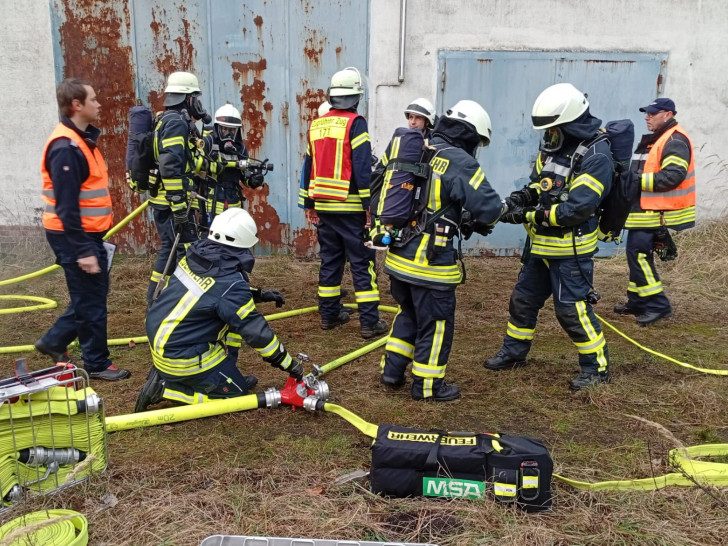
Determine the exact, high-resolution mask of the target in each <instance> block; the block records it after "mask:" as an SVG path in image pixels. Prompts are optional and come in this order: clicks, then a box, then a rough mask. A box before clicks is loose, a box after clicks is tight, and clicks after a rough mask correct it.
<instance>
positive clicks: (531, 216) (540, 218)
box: [523, 207, 551, 227]
mask: <svg viewBox="0 0 728 546" xmlns="http://www.w3.org/2000/svg"><path fill="white" fill-rule="evenodd" d="M523 215H524V218H525V220H526V222H528V223H529V224H539V225H542V226H545V227H548V226H550V225H551V224H549V211H548V210H545V209H534V208H533V207H530V208H527V209H523Z"/></svg>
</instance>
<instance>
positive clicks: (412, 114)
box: [369, 98, 437, 192]
mask: <svg viewBox="0 0 728 546" xmlns="http://www.w3.org/2000/svg"><path fill="white" fill-rule="evenodd" d="M404 118H405V119H406V120H407V126H408V127H409V128H410V129H416V130H418V131H422V134H423V135H424V137H425V139H428V140H429V139H430V137H432V128H433V127H434V126H435V120H436V119H437V116H435V107H434V106H432V103H431V102H430V101H429V100H427V99H423V98H418V99H415V100H413V101H412V102H411V103H409V104H408V105H407V108H405V109H404ZM391 154H392V141H390V142H389V144H387V149H386V150H385V151H384V155H382V157H381V158H380V159H379V161H378V162H375V165H376V166H375V167H374V171H373V172H372V176H371V182H370V184H369V186H370V188H371V189H372V190H374V191H375V192H376V191H377V190H378V188H379V187H380V186H381V184H382V181H383V179H384V170H385V169H386V168H387V164H388V163H389V158H390V156H391Z"/></svg>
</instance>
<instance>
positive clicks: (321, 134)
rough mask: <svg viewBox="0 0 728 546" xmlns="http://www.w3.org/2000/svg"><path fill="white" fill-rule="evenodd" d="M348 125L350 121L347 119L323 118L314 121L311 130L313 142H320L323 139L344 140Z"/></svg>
mask: <svg viewBox="0 0 728 546" xmlns="http://www.w3.org/2000/svg"><path fill="white" fill-rule="evenodd" d="M348 123H349V120H348V119H347V118H340V117H323V118H319V119H317V120H314V122H313V123H312V124H311V129H310V134H311V140H319V139H321V138H335V139H337V140H344V138H345V137H346V126H347V124H348Z"/></svg>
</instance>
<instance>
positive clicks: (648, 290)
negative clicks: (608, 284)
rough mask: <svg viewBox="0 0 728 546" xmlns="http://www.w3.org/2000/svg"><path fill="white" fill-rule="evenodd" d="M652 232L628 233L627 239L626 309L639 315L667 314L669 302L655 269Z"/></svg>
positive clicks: (650, 230)
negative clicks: (631, 309) (627, 283)
mask: <svg viewBox="0 0 728 546" xmlns="http://www.w3.org/2000/svg"><path fill="white" fill-rule="evenodd" d="M656 233H657V232H656V230H654V229H630V230H629V234H628V235H627V265H628V266H629V287H628V288H627V306H628V307H631V308H633V309H635V310H636V311H638V312H640V313H653V312H656V313H663V314H664V313H669V312H670V311H672V308H671V306H670V300H668V299H667V296H666V295H665V291H664V290H663V288H662V281H660V276H659V275H658V274H657V269H655V253H654V251H653V245H654V243H655V234H656Z"/></svg>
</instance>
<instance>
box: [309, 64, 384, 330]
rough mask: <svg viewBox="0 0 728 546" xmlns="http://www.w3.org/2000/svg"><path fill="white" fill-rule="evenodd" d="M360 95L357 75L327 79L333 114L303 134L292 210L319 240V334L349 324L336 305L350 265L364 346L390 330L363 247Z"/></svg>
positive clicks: (366, 145)
mask: <svg viewBox="0 0 728 546" xmlns="http://www.w3.org/2000/svg"><path fill="white" fill-rule="evenodd" d="M363 94H364V88H363V87H362V79H361V74H360V73H359V70H357V69H356V68H354V67H348V68H345V69H343V70H340V71H339V72H337V73H336V74H334V75H333V76H332V77H331V87H329V92H328V97H327V98H328V102H329V104H330V105H331V110H330V111H329V112H327V113H325V114H324V115H322V116H321V117H319V118H318V119H316V120H314V121H313V122H311V126H310V127H309V130H308V148H307V150H306V157H305V160H304V163H303V169H302V174H301V185H300V187H299V194H298V206H299V207H301V208H303V209H304V211H305V214H306V220H308V221H309V222H310V223H311V224H313V225H315V226H316V230H317V234H318V242H319V247H320V256H321V268H320V270H319V287H318V302H319V312H320V313H321V328H322V329H323V330H331V329H333V328H336V327H337V326H340V325H342V324H344V323H346V322H348V321H349V313H348V312H347V310H346V308H344V307H343V306H342V304H341V295H342V291H341V279H342V278H343V276H344V266H345V264H346V261H347V260H348V261H349V264H350V265H351V275H352V277H353V279H354V292H355V296H356V303H357V309H358V311H359V322H360V324H361V336H362V337H363V338H364V339H370V338H373V337H377V336H380V335H382V334H385V333H387V331H388V329H389V328H388V326H387V323H386V322H385V321H383V320H380V318H379V311H378V305H379V288H378V287H377V276H376V273H375V272H374V250H373V249H371V248H368V247H366V246H364V236H365V229H366V228H365V226H368V225H369V201H370V194H371V192H370V190H369V180H370V178H371V175H372V168H371V158H372V147H371V142H370V139H369V129H368V127H367V122H366V120H365V119H364V118H363V117H362V116H360V115H359V114H358V113H357V106H358V104H359V100H360V98H361V96H362V95H363Z"/></svg>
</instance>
